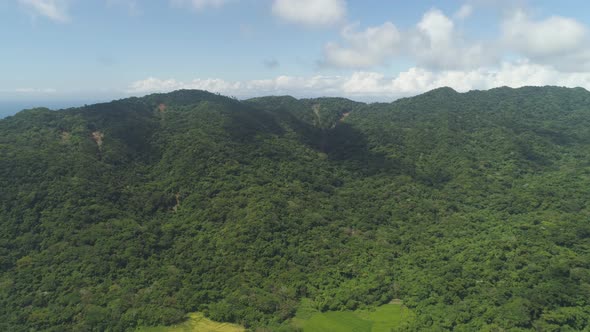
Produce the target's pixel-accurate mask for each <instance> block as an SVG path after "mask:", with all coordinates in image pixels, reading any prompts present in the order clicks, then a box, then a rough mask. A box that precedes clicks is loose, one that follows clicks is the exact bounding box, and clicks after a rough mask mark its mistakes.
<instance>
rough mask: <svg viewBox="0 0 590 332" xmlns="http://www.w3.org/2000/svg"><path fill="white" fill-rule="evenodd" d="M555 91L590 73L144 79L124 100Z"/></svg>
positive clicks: (585, 82)
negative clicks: (197, 94) (180, 92)
mask: <svg viewBox="0 0 590 332" xmlns="http://www.w3.org/2000/svg"><path fill="white" fill-rule="evenodd" d="M529 85H535V86H542V85H559V86H567V87H584V88H586V89H590V73H566V72H560V71H558V70H556V69H554V68H553V67H551V66H546V65H538V64H533V63H530V62H528V61H520V62H503V63H502V64H501V65H500V66H499V68H497V69H473V70H445V71H432V70H429V69H425V68H422V67H412V68H410V69H408V70H406V71H403V72H401V73H399V74H398V75H397V76H394V77H387V76H385V75H383V74H381V73H377V72H368V71H357V72H354V73H352V74H350V75H346V76H323V75H317V76H312V77H297V76H278V77H276V78H274V79H266V80H250V81H226V80H222V79H194V80H192V81H188V82H183V81H178V80H174V79H158V78H153V77H152V78H147V79H145V80H140V81H136V82H134V83H132V84H131V85H130V86H129V88H128V90H127V92H128V93H129V94H134V95H138V94H146V93H151V92H167V91H173V90H177V89H201V90H208V91H211V92H219V93H222V94H225V95H232V96H237V97H252V96H261V95H280V94H291V95H295V96H348V97H352V98H359V99H366V100H383V101H389V100H394V99H397V98H400V97H405V96H411V95H415V94H419V93H422V92H425V91H428V90H431V89H435V88H438V87H441V86H450V87H452V88H454V89H455V90H457V91H461V92H464V91H469V90H474V89H490V88H494V87H499V86H510V87H521V86H529Z"/></svg>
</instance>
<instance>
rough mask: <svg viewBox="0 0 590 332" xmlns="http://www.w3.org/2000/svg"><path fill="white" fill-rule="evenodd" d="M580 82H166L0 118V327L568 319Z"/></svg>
mask: <svg viewBox="0 0 590 332" xmlns="http://www.w3.org/2000/svg"><path fill="white" fill-rule="evenodd" d="M588 188H590V92H588V91H586V90H584V89H566V88H557V87H526V88H521V89H510V88H497V89H492V90H489V91H473V92H469V93H463V94H460V93H457V92H455V91H454V90H452V89H450V88H441V89H437V90H433V91H430V92H428V93H425V94H423V95H420V96H417V97H413V98H405V99H401V100H398V101H396V102H393V103H389V104H386V103H379V104H363V103H357V102H353V101H350V100H347V99H342V98H318V99H301V100H298V99H295V98H292V97H288V96H282V97H264V98H255V99H251V100H246V101H238V100H235V99H231V98H227V97H224V96H220V95H216V94H211V93H208V92H204V91H188V90H183V91H176V92H172V93H168V94H154V95H149V96H146V97H143V98H129V99H123V100H118V101H113V102H110V103H103V104H96V105H90V106H87V107H82V108H72V109H67V110H62V111H57V112H56V111H50V110H48V109H43V108H39V109H32V110H25V111H22V112H20V113H18V114H16V115H14V116H11V117H8V118H6V119H3V120H0V229H1V230H2V231H1V232H0V330H3V331H31V330H49V331H64V330H66V331H67V330H71V331H106V330H111V331H122V330H129V329H133V328H134V327H135V326H137V325H138V324H141V325H158V324H168V323H170V324H171V323H174V322H178V321H180V320H182V318H183V317H184V315H185V313H187V312H193V311H202V312H205V313H206V314H207V315H208V316H209V317H210V318H212V319H215V320H218V321H231V322H237V323H240V324H243V325H245V326H247V327H251V328H253V329H254V328H256V327H261V326H270V329H271V330H279V329H281V328H283V329H285V330H286V329H288V327H287V326H286V325H285V324H283V325H281V324H282V322H284V321H285V320H287V319H289V318H290V317H292V315H293V314H294V312H295V310H296V309H297V307H298V305H299V304H300V301H301V299H302V298H309V299H311V301H313V303H314V305H315V306H317V307H318V308H319V309H321V310H345V309H356V308H361V307H367V306H368V307H370V306H376V305H379V304H383V303H387V302H389V301H391V300H392V299H402V300H403V301H404V303H405V305H407V306H408V307H409V308H410V309H412V310H413V311H414V312H415V313H416V314H417V319H416V322H415V323H414V326H413V327H412V329H413V330H428V331H438V330H457V331H504V330H515V331H569V330H583V329H588V328H590V300H589V299H590V259H589V255H590V207H589V206H588V202H589V201H590V193H589V191H588Z"/></svg>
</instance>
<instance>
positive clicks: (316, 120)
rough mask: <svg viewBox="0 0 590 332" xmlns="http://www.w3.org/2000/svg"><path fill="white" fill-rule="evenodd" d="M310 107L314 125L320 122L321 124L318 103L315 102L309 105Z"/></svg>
mask: <svg viewBox="0 0 590 332" xmlns="http://www.w3.org/2000/svg"><path fill="white" fill-rule="evenodd" d="M311 109H312V110H313V114H315V122H314V125H315V126H316V127H319V126H320V124H321V118H320V104H315V105H313V106H311Z"/></svg>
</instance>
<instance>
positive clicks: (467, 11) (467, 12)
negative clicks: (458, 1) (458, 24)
mask: <svg viewBox="0 0 590 332" xmlns="http://www.w3.org/2000/svg"><path fill="white" fill-rule="evenodd" d="M471 14H473V6H471V5H470V4H464V5H463V6H461V8H459V10H458V11H457V12H456V13H455V15H454V16H455V17H456V18H457V19H460V20H464V19H466V18H468V17H469V16H471Z"/></svg>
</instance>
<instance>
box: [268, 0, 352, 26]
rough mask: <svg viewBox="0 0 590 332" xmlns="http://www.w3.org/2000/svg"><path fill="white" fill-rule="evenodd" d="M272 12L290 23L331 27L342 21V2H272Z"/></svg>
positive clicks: (338, 0) (300, 0) (284, 0)
mask: <svg viewBox="0 0 590 332" xmlns="http://www.w3.org/2000/svg"><path fill="white" fill-rule="evenodd" d="M272 12H273V14H274V15H275V16H277V17H279V18H281V19H283V20H285V21H287V22H291V23H297V24H303V25H311V26H319V25H331V24H335V23H338V22H341V21H343V20H344V18H345V16H346V2H345V1H344V0H274V1H273V4H272Z"/></svg>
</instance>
